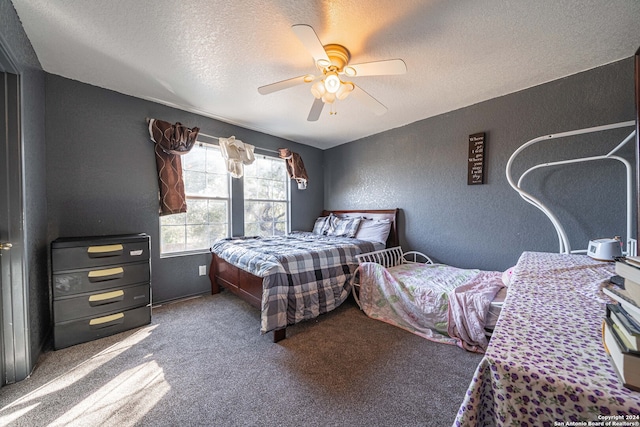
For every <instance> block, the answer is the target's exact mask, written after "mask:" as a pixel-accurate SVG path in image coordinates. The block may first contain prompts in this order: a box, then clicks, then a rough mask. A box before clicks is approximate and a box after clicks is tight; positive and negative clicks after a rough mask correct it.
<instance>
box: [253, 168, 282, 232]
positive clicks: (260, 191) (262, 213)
mask: <svg viewBox="0 0 640 427" xmlns="http://www.w3.org/2000/svg"><path fill="white" fill-rule="evenodd" d="M243 179H244V234H245V235H247V236H273V235H282V234H286V233H287V231H288V224H289V178H288V175H287V169H286V165H285V162H284V160H282V159H279V158H274V157H263V156H256V160H255V162H253V164H251V165H250V166H245V168H244V178H243Z"/></svg>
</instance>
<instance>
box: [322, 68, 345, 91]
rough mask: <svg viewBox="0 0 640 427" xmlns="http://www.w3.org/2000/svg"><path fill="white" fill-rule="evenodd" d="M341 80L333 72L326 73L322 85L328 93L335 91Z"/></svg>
mask: <svg viewBox="0 0 640 427" xmlns="http://www.w3.org/2000/svg"><path fill="white" fill-rule="evenodd" d="M341 84H342V82H341V81H340V79H339V78H338V75H337V74H336V73H335V72H330V73H327V77H325V79H324V87H325V89H326V90H327V92H329V93H336V92H337V91H338V90H339V89H340V86H341Z"/></svg>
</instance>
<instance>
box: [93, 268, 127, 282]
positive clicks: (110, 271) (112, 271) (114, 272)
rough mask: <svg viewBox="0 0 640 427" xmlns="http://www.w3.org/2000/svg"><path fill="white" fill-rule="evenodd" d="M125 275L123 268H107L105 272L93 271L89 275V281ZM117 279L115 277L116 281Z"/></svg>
mask: <svg viewBox="0 0 640 427" xmlns="http://www.w3.org/2000/svg"><path fill="white" fill-rule="evenodd" d="M122 274H124V268H122V267H114V268H105V269H104V270H91V271H90V272H89V273H88V276H89V279H98V278H105V277H108V276H121V275H122ZM115 278H116V277H114V279H115Z"/></svg>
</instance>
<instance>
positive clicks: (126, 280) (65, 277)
mask: <svg viewBox="0 0 640 427" xmlns="http://www.w3.org/2000/svg"><path fill="white" fill-rule="evenodd" d="M150 276H151V274H150V271H149V261H148V260H147V261H143V262H138V263H133V264H122V265H110V266H102V267H95V268H83V269H79V270H67V271H62V272H55V271H54V272H53V275H52V282H53V297H54V298H60V297H64V296H68V295H73V294H77V293H83V292H94V291H100V290H104V289H110V288H117V287H122V286H127V285H133V284H136V283H142V282H149V280H150V279H151V277H150Z"/></svg>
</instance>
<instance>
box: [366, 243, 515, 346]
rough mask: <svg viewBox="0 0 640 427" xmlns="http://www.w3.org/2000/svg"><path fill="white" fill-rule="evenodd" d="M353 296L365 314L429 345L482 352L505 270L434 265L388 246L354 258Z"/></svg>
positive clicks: (415, 254) (506, 276) (498, 306)
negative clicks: (425, 339)
mask: <svg viewBox="0 0 640 427" xmlns="http://www.w3.org/2000/svg"><path fill="white" fill-rule="evenodd" d="M357 259H358V261H359V263H360V264H359V267H358V269H357V272H358V284H357V285H356V286H354V296H355V297H356V301H357V302H358V304H359V305H360V308H361V309H362V310H363V311H364V312H365V313H366V314H367V316H369V317H371V318H373V319H377V320H381V321H383V322H386V323H389V324H392V325H394V326H397V327H400V328H402V329H405V330H407V331H409V332H411V333H414V334H416V335H419V336H421V337H424V338H427V339H429V340H431V341H436V342H441V343H447V344H454V345H457V346H459V347H461V348H464V349H466V350H468V351H473V352H477V353H484V351H485V350H486V348H487V344H488V337H489V336H490V335H491V331H492V330H493V327H494V326H495V324H496V322H497V320H498V316H499V315H500V309H501V307H502V303H503V302H504V300H505V297H506V294H507V287H506V285H507V284H508V282H509V280H508V279H509V274H510V271H507V272H499V271H482V270H476V269H462V268H456V267H452V266H449V265H444V264H434V263H433V262H432V261H431V259H429V258H428V257H427V256H426V255H423V254H420V253H418V252H408V253H403V252H402V249H401V248H399V247H397V248H388V249H384V250H380V251H374V252H370V253H367V254H362V255H358V256H357Z"/></svg>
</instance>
